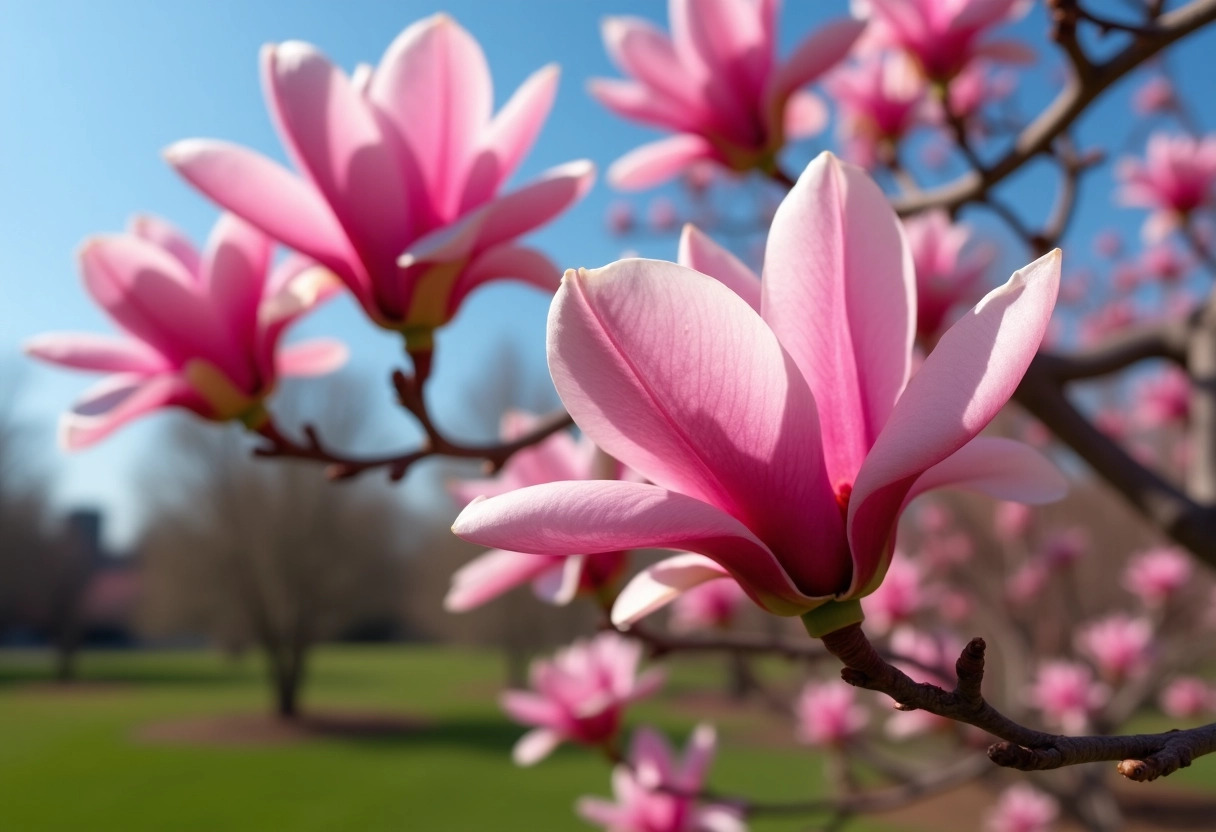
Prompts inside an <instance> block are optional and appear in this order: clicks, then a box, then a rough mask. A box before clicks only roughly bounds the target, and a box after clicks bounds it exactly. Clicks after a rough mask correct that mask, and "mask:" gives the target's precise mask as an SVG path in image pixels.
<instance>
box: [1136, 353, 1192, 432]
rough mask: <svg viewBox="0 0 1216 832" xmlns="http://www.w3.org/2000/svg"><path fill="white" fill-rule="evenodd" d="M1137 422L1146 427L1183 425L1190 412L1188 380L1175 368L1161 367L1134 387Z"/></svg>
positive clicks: (1189, 383)
mask: <svg viewBox="0 0 1216 832" xmlns="http://www.w3.org/2000/svg"><path fill="white" fill-rule="evenodd" d="M1135 401H1136V421H1138V422H1139V423H1140V424H1141V425H1143V426H1144V427H1148V428H1160V427H1166V426H1169V425H1177V424H1182V423H1184V422H1186V420H1187V416H1188V415H1189V414H1190V411H1191V381H1190V379H1189V378H1188V377H1187V374H1186V373H1185V372H1183V371H1182V370H1180V369H1178V368H1177V367H1172V366H1171V367H1164V368H1162V369H1161V370H1160V371H1158V372H1156V373H1153V374H1152V375H1151V376H1149V377H1148V378H1146V379H1144V380H1143V381H1141V382H1140V384H1139V385H1137V387H1136V394H1135Z"/></svg>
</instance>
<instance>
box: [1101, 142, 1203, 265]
mask: <svg viewBox="0 0 1216 832" xmlns="http://www.w3.org/2000/svg"><path fill="white" fill-rule="evenodd" d="M1115 176H1116V178H1118V179H1119V180H1120V182H1121V183H1122V184H1121V186H1120V188H1119V191H1118V193H1117V194H1116V197H1117V199H1118V200H1119V202H1120V203H1121V204H1122V205H1127V206H1130V207H1133V208H1148V209H1149V210H1151V211H1152V213H1151V214H1150V215H1149V218H1148V219H1147V220H1146V221H1145V223H1144V229H1143V231H1144V237H1145V239H1146V240H1148V241H1149V242H1159V241H1160V240H1162V239H1164V238H1165V236H1166V235H1167V234H1169V233H1170V232H1171V231H1173V230H1174V229H1175V228H1177V227H1178V226H1179V224H1180V223H1182V222H1184V221H1185V220H1186V219H1187V218H1189V217H1190V215H1191V214H1192V212H1194V211H1195V210H1197V209H1199V208H1204V207H1207V206H1209V205H1211V200H1212V185H1213V183H1216V136H1206V137H1204V138H1202V139H1196V138H1192V137H1190V136H1171V135H1168V134H1166V133H1154V134H1153V135H1152V136H1150V137H1149V140H1148V147H1147V149H1146V152H1145V158H1144V159H1143V161H1142V160H1140V159H1135V158H1130V157H1129V158H1125V159H1121V160H1120V161H1119V164H1118V166H1117V167H1116V168H1115Z"/></svg>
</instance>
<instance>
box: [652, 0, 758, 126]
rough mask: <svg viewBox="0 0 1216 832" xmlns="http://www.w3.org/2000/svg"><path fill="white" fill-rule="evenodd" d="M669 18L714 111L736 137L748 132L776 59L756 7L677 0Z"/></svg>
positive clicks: (728, 0) (725, 0)
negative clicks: (763, 85)
mask: <svg viewBox="0 0 1216 832" xmlns="http://www.w3.org/2000/svg"><path fill="white" fill-rule="evenodd" d="M668 13H669V16H670V18H671V32H672V41H673V43H674V45H675V48H676V50H677V52H678V54H679V55H680V58H681V62H682V63H683V64H684V65H685V66H686V67H690V68H691V67H696V68H698V69H699V70H700V72H699V73H698V80H699V81H700V82H701V87H702V95H704V96H705V97H706V98H707V100H708V103H709V105H710V108H711V110H712V111H713V112H715V113H716V114H719V118H720V122H721V123H722V125H723V126H724V127H727V129H731V128H734V129H733V130H732V132H735V133H736V134H739V133H746V132H748V131H747V127H745V125H747V124H748V122H749V121H750V120H751V112H750V111H751V109H752V107H753V106H754V105H753V102H754V101H755V100H756V99H757V97H758V96H759V94H760V92H761V89H760V87H761V84H762V82H763V80H764V78H765V77H767V76H768V74H769V67H770V66H771V62H772V54H773V44H772V42H771V41H768V40H766V39H765V36H766V34H768V33H767V32H765V27H764V26H763V25H762V23H761V20H760V17H759V15H758V14H757V13H756V7H755V6H754V5H753V4H752V3H739V2H737V0H671V2H670V5H669V6H668Z"/></svg>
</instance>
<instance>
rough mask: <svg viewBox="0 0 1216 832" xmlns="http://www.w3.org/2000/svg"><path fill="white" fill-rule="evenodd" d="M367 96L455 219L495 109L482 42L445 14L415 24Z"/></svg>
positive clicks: (442, 209)
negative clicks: (465, 185)
mask: <svg viewBox="0 0 1216 832" xmlns="http://www.w3.org/2000/svg"><path fill="white" fill-rule="evenodd" d="M368 97H369V98H370V100H371V101H372V102H373V103H374V104H375V105H376V106H377V107H379V108H380V110H381V111H382V112H384V113H385V114H386V115H387V116H388V118H389V120H391V122H392V123H393V125H394V126H395V127H396V129H397V131H398V132H399V133H400V135H401V136H402V138H404V140H405V142H406V144H408V145H409V147H410V148H411V149H412V151H413V154H414V156H415V157H416V159H417V163H418V169H419V171H420V172H421V174H422V176H423V177H425V180H426V182H427V190H428V191H429V193H430V194H431V200H432V201H433V203H434V204H435V206H436V208H437V210H438V213H439V215H440V217H442V218H444V219H452V218H453V217H454V216H455V215H456V212H457V209H458V207H459V204H460V199H461V195H462V192H463V190H464V183H465V176H466V175H467V172H468V170H469V167H470V165H471V164H472V158H473V154H474V152H475V150H476V148H477V143H478V141H479V140H480V138H481V135H482V132H483V131H484V130H485V129H486V126H487V125H488V124H489V121H490V112H491V108H492V107H493V99H494V91H493V86H492V83H491V80H490V69H489V67H488V66H487V64H486V57H485V54H484V53H483V52H482V51H481V47H480V46H479V45H478V43H477V41H476V40H475V39H474V38H473V36H472V35H470V34H469V33H468V32H467V31H465V30H464V29H463V28H462V27H461V26H460V24H458V23H457V22H456V21H455V20H453V19H452V18H451V17H449V16H447V15H446V14H436V15H432V16H431V17H428V18H426V19H425V20H420V21H418V22H417V23H415V24H413V25H411V26H410V27H409V28H407V29H406V30H405V31H404V32H402V33H401V34H400V35H398V36H397V39H396V40H394V41H393V42H392V44H391V45H390V46H389V48H388V50H387V51H386V52H385V53H384V57H383V58H382V59H381V60H380V66H379V67H378V68H377V69H376V73H375V75H374V76H373V78H372V83H371V87H370V89H369V91H368ZM403 248H404V246H402V247H399V248H398V250H397V253H398V254H399V253H400V252H401V250H402V249H403Z"/></svg>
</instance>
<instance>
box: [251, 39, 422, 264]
mask: <svg viewBox="0 0 1216 832" xmlns="http://www.w3.org/2000/svg"><path fill="white" fill-rule="evenodd" d="M379 78H380V76H379V75H377V76H376V80H379ZM262 79H263V83H264V84H265V87H266V98H267V103H268V104H269V106H270V108H271V111H272V112H273V114H274V116H275V121H276V124H277V126H278V128H279V133H280V135H281V137H282V139H283V143H284V144H285V145H287V148H288V150H289V151H290V152H291V155H292V157H293V158H294V159H295V161H296V164H297V165H298V166H299V167H301V168H302V169H304V170H305V171H307V172H308V175H309V177H310V178H311V179H312V181H313V184H315V185H316V186H317V190H319V191H320V192H321V194H322V195H323V196H324V197H325V200H326V202H328V203H329V205H330V208H332V209H333V213H334V215H335V216H336V217H337V219H338V221H339V222H340V223H341V224H342V227H343V228H344V229H345V231H346V235H347V237H348V238H349V239H350V240H351V241H352V242H353V243H354V245H355V248H356V249H357V250H358V251H359V252H360V253H361V254H362V255H363V261H364V263H366V264H368V267H369V269H371V270H372V272H373V276H376V275H377V272H378V270H379V268H384V269H387V270H389V272H390V274H391V273H394V272H395V270H394V269H393V264H395V263H396V260H397V255H399V254H400V253H401V252H402V250H404V248H405V246H406V244H407V243H408V242H409V240H410V236H411V226H410V223H411V221H412V217H410V215H409V210H408V207H407V205H408V203H407V195H406V193H405V191H404V185H403V183H404V178H403V176H402V171H401V168H400V165H399V163H398V160H397V158H396V156H395V155H394V152H393V147H392V145H391V143H390V142H388V141H386V139H385V135H384V133H383V131H382V130H381V129H380V125H379V122H378V121H377V119H376V115H375V113H374V111H373V110H372V108H371V107H370V106H369V105H368V103H367V102H366V101H365V100H364V98H363V97H362V96H361V95H360V94H359V93H358V92H357V91H355V90H354V89H353V88H352V87H351V85H350V81H349V79H347V77H346V76H345V75H344V74H343V73H342V71H341V70H339V69H337V68H336V67H335V66H334V65H333V64H331V63H330V62H329V59H328V58H326V57H325V56H324V55H322V54H321V53H320V52H318V51H317V50H316V49H315V48H313V47H312V46H311V45H309V44H307V43H302V42H300V41H288V42H287V43H283V44H279V45H278V46H267V47H265V48H264V49H263V50H262ZM374 84H375V81H373V86H374ZM414 118H415V120H416V121H421V119H420V118H418V115H417V114H415V116H414Z"/></svg>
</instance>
